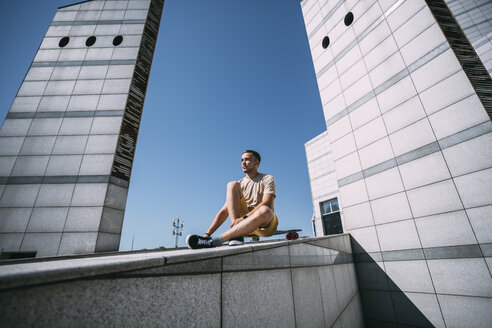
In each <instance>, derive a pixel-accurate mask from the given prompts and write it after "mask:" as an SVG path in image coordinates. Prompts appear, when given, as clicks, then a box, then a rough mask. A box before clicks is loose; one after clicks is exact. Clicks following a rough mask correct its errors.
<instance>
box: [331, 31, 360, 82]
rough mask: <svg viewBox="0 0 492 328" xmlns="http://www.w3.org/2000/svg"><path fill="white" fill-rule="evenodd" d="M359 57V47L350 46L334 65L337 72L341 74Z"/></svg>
mask: <svg viewBox="0 0 492 328" xmlns="http://www.w3.org/2000/svg"><path fill="white" fill-rule="evenodd" d="M344 27H345V26H344ZM330 39H331V38H330ZM361 58H362V54H361V52H360V50H359V47H353V48H351V49H350V50H349V51H348V52H347V53H346V54H345V55H343V57H342V58H340V59H339V60H338V61H337V63H336V65H337V70H338V74H343V73H344V72H345V71H346V70H348V69H349V68H350V67H352V66H353V65H354V64H355V63H356V62H358V61H359V60H360V59H361Z"/></svg>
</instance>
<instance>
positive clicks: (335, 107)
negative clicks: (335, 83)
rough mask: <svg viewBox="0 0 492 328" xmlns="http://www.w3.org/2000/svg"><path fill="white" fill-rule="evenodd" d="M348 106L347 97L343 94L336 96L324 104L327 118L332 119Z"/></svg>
mask: <svg viewBox="0 0 492 328" xmlns="http://www.w3.org/2000/svg"><path fill="white" fill-rule="evenodd" d="M346 107H347V105H346V104H345V99H344V97H343V95H342V94H340V95H338V96H337V97H335V98H334V99H333V100H331V101H330V102H329V103H327V104H325V105H323V113H324V115H325V120H328V119H330V118H331V117H333V116H334V115H336V114H337V113H339V112H341V111H342V110H344V109H345V108H346Z"/></svg>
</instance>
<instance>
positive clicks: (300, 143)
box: [0, 0, 325, 250]
mask: <svg viewBox="0 0 492 328" xmlns="http://www.w3.org/2000/svg"><path fill="white" fill-rule="evenodd" d="M74 2H76V1H70V0H43V1H39V0H16V1H14V0H1V1H0V26H1V28H0V33H1V34H0V41H1V45H2V51H1V52H0V56H1V61H0V65H1V72H2V73H1V75H0V84H1V85H0V87H1V97H0V118H1V120H2V122H3V119H4V118H5V116H6V115H7V112H8V109H9V108H10V105H11V104H12V101H13V99H14V97H15V95H16V93H17V90H18V89H19V86H20V84H21V82H22V80H23V78H24V75H25V74H26V72H27V70H28V68H29V65H30V63H31V61H32V59H33V58H34V55H35V53H36V51H37V49H38V47H39V44H40V43H41V40H42V38H43V36H44V34H45V33H46V30H47V28H48V26H49V24H50V22H51V19H52V18H53V16H54V14H55V11H56V8H58V7H60V6H64V5H68V4H71V3H74ZM324 130H325V127H324V122H323V114H322V108H321V102H320V99H319V94H318V88H317V85H316V78H315V73H314V69H313V64H312V60H311V54H310V51H309V45H308V40H307V36H306V32H305V28H304V22H303V18H302V12H301V7H300V4H299V0H227V1H223V0H167V1H166V2H165V4H164V13H163V17H162V21H161V26H160V31H159V37H158V41H157V47H156V50H155V56H154V62H153V66H152V71H151V76H150V84H149V87H148V89H147V96H146V100H145V106H144V111H143V119H142V124H141V126H140V134H139V139H138V144H137V151H136V156H135V162H134V165H133V173H132V180H131V184H130V190H129V194H128V202H127V208H126V214H125V221H124V224H123V232H122V238H121V245H120V250H129V249H130V248H131V243H132V238H133V236H135V242H134V249H142V248H148V249H151V248H156V247H159V246H165V247H174V237H173V236H172V233H171V229H172V227H171V220H172V219H173V218H174V217H176V216H178V215H179V216H181V218H182V219H183V220H184V224H185V225H184V231H183V232H184V235H186V234H189V233H203V232H205V230H206V229H207V227H208V225H209V224H210V221H211V220H212V218H213V217H214V216H215V214H216V212H217V210H218V209H219V208H220V207H221V206H222V205H223V202H224V198H225V186H226V183H227V182H228V181H231V180H239V179H240V178H241V177H242V176H243V173H242V170H241V166H240V156H241V153H242V151H243V150H244V149H248V148H251V149H256V150H257V151H259V152H260V154H261V155H262V163H261V165H260V171H261V172H265V173H270V174H272V175H273V176H274V177H275V178H276V181H277V199H276V202H275V209H276V212H277V215H278V217H279V219H280V224H279V229H284V228H301V229H303V231H302V233H301V235H309V236H311V235H312V230H311V223H310V221H311V216H312V201H311V193H310V188H309V178H308V172H307V164H306V156H305V151H304V143H305V142H307V141H308V140H310V139H312V138H313V137H315V136H317V135H318V134H319V133H321V132H323V131H324ZM223 230H224V229H221V230H219V232H220V231H223ZM180 246H184V236H183V237H181V238H180Z"/></svg>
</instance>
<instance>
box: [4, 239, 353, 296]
mask: <svg viewBox="0 0 492 328" xmlns="http://www.w3.org/2000/svg"><path fill="white" fill-rule="evenodd" d="M345 236H347V237H346V238H343V239H340V238H337V237H335V238H334V237H321V238H303V239H298V240H294V241H274V242H263V243H257V244H254V243H252V244H245V245H242V246H235V247H229V246H221V247H217V248H213V249H201V250H190V249H178V250H164V251H157V252H149V253H136V254H122V255H119V254H118V253H108V254H105V255H91V256H80V257H77V256H73V257H70V258H68V259H64V258H60V259H57V258H44V259H43V258H40V259H30V260H27V261H23V260H19V261H9V262H10V263H4V264H2V265H0V290H4V289H10V288H15V287H26V286H32V285H38V284H44V283H53V282H59V281H67V280H74V279H83V278H89V277H95V276H99V275H108V274H118V273H124V272H129V271H135V270H142V269H150V268H155V267H160V266H165V265H170V264H177V263H184V262H190V261H197V260H204V259H211V258H217V257H226V256H231V255H236V256H237V255H240V254H244V253H251V252H257V253H255V254H251V255H250V256H249V258H250V260H249V261H248V256H242V257H234V261H240V262H242V263H243V264H242V265H243V266H244V265H252V264H253V263H252V262H251V259H255V261H258V260H259V259H261V257H262V256H267V257H268V258H270V257H271V256H269V254H272V256H276V257H277V256H279V255H280V254H275V255H273V254H274V253H272V252H265V250H271V249H275V248H282V247H285V246H290V248H291V250H293V254H292V256H294V259H295V258H296V257H301V258H303V261H304V262H305V264H304V265H322V264H327V263H328V262H330V261H328V262H327V261H326V260H325V261H322V260H321V259H320V258H319V257H320V256H321V255H318V256H316V255H315V253H312V252H311V254H312V255H311V256H312V258H311V259H310V260H309V261H308V262H306V260H307V259H308V258H309V254H310V251H309V250H307V249H306V247H308V246H307V245H313V247H314V246H320V247H324V248H330V247H333V250H334V251H336V250H340V251H342V252H344V253H347V254H350V253H351V249H350V244H347V243H346V242H345V241H344V240H345V239H346V240H349V239H348V235H345ZM330 240H331V243H330ZM340 240H343V241H340ZM295 245H297V246H295ZM301 248H304V252H303V251H302V250H301ZM313 250H314V248H313ZM311 251H312V250H311ZM284 253H285V252H284ZM344 253H337V254H335V253H333V254H334V255H333V254H331V253H330V254H329V256H332V255H333V256H335V257H337V256H338V257H339V258H341V257H343V256H345V255H344ZM289 255H290V254H289V253H288V252H287V253H285V256H286V259H284V262H285V261H287V262H285V263H284V264H285V266H286V267H288V266H290V261H289ZM325 255H326V254H325ZM258 256H260V257H258ZM264 260H265V259H264ZM231 261H233V260H226V263H232V262H231ZM320 261H321V262H320ZM344 261H346V260H344ZM24 262H27V263H24ZM331 262H332V261H331ZM297 264H298V265H299V264H302V263H297ZM226 266H227V264H226ZM229 267H230V265H229ZM274 267H276V266H274ZM280 267H282V265H281V266H280Z"/></svg>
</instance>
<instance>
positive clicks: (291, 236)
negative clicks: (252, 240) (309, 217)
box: [245, 229, 302, 240]
mask: <svg viewBox="0 0 492 328" xmlns="http://www.w3.org/2000/svg"><path fill="white" fill-rule="evenodd" d="M297 231H302V229H289V230H277V232H275V233H274V234H273V235H274V236H275V235H283V234H286V235H285V239H287V240H296V239H297V238H299V234H298V233H297ZM245 237H258V236H245Z"/></svg>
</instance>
